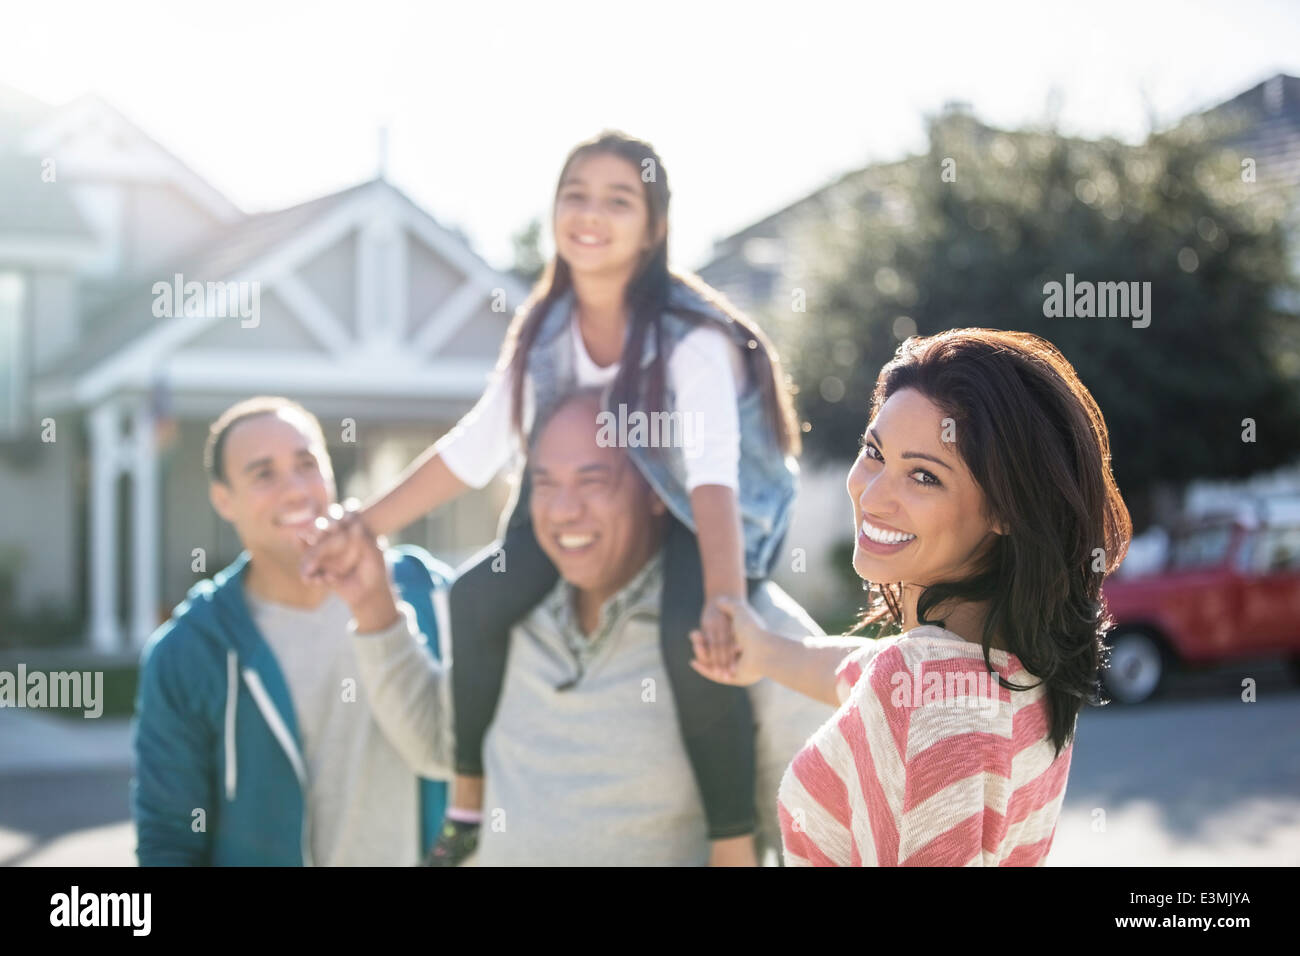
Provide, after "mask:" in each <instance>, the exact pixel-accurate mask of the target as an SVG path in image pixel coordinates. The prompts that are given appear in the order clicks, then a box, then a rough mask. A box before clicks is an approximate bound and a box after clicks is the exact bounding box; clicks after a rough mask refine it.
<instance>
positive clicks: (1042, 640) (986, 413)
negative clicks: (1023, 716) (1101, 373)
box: [859, 329, 1133, 755]
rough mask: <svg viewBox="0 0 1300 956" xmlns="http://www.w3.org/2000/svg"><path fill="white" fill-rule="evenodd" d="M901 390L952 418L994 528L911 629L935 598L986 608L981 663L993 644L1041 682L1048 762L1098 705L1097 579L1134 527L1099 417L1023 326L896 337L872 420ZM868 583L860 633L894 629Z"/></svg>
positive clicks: (1100, 622) (1100, 606) (892, 610)
mask: <svg viewBox="0 0 1300 956" xmlns="http://www.w3.org/2000/svg"><path fill="white" fill-rule="evenodd" d="M905 388H911V389H915V390H916V391H918V392H920V393H921V394H922V395H924V396H925V397H926V398H928V399H929V400H930V401H931V402H933V403H934V404H935V405H937V406H938V407H939V408H940V409H941V410H942V411H943V413H944V415H946V416H948V417H950V418H952V419H953V422H954V426H955V431H956V439H957V440H956V445H957V451H958V453H959V454H960V455H961V458H962V461H964V462H965V463H966V467H967V468H969V469H970V473H971V475H972V476H973V477H974V478H975V482H976V483H977V484H978V485H979V487H980V490H981V491H982V492H983V494H984V501H985V508H986V514H987V517H988V518H989V520H990V521H993V522H998V523H1000V524H1001V525H1002V527H1003V530H1004V531H1005V532H1006V533H1005V534H1000V535H996V536H994V538H993V544H992V545H991V546H990V547H988V548H987V549H986V550H985V551H984V553H982V554H981V555H980V556H979V558H978V559H977V561H978V564H977V569H976V570H975V572H974V573H973V575H972V576H970V577H968V578H966V579H965V580H961V581H944V582H941V583H938V584H932V585H930V586H928V587H926V588H925V589H924V590H923V591H922V592H921V595H920V597H919V598H918V601H917V617H918V624H933V623H937V624H940V625H941V626H942V620H931V619H930V618H929V615H930V613H931V612H932V611H935V610H936V609H938V608H940V607H941V606H942V605H945V604H946V605H947V606H949V607H951V606H952V603H961V602H966V601H971V602H988V608H989V610H988V616H987V618H986V619H985V624H984V633H983V635H982V640H981V644H982V646H983V648H984V662H985V664H986V665H987V666H988V667H989V670H990V671H993V667H992V664H991V663H990V661H989V648H990V646H991V642H992V640H993V638H994V637H995V636H998V637H1000V638H1001V639H1002V642H1003V644H1004V646H1005V647H1006V648H1007V650H1009V651H1010V652H1011V653H1013V654H1015V655H1016V656H1017V657H1018V658H1019V659H1020V661H1021V663H1022V664H1024V666H1025V669H1026V670H1027V671H1029V673H1031V674H1033V675H1034V676H1035V677H1037V678H1039V679H1040V680H1041V681H1042V682H1043V683H1044V684H1046V685H1047V702H1048V707H1049V708H1050V718H1049V719H1050V729H1051V739H1052V743H1053V744H1054V745H1055V748H1056V753H1057V754H1058V755H1059V754H1060V752H1061V751H1062V750H1063V749H1064V747H1065V746H1066V744H1067V743H1069V741H1070V739H1071V738H1072V736H1073V734H1074V727H1075V721H1076V718H1077V717H1078V714H1079V710H1080V709H1081V707H1082V706H1083V702H1084V701H1085V700H1087V701H1088V702H1090V703H1096V702H1097V697H1098V694H1097V690H1098V683H1097V678H1098V673H1099V669H1100V667H1101V666H1102V662H1103V659H1104V646H1103V643H1102V640H1103V637H1104V635H1105V633H1106V631H1107V630H1108V629H1109V628H1110V625H1111V621H1110V620H1109V617H1108V615H1107V613H1106V608H1105V603H1104V601H1103V599H1102V595H1101V585H1102V581H1103V580H1104V579H1105V576H1106V575H1107V574H1108V573H1110V572H1112V571H1114V570H1115V568H1117V567H1118V566H1119V563H1120V562H1121V561H1122V560H1123V559H1124V555H1125V553H1126V552H1127V551H1128V545H1129V539H1130V538H1131V537H1132V533H1133V527H1132V524H1131V522H1130V520H1129V514H1128V509H1127V508H1126V507H1125V505H1124V500H1123V499H1122V498H1121V497H1120V493H1119V489H1118V488H1117V487H1116V485H1115V479H1114V478H1113V476H1112V475H1111V467H1110V439H1109V437H1108V436H1107V432H1106V423H1105V421H1104V420H1103V419H1102V416H1101V410H1100V409H1099V408H1098V407H1097V403H1096V402H1095V401H1094V400H1093V398H1092V395H1091V394H1089V392H1088V390H1087V389H1086V388H1085V387H1084V386H1083V383H1082V382H1080V381H1079V377H1078V375H1076V374H1075V371H1074V368H1073V367H1072V366H1071V365H1070V363H1069V362H1068V361H1067V360H1066V359H1065V357H1064V356H1063V355H1062V354H1061V353H1060V352H1059V351H1057V349H1056V347H1055V346H1053V345H1052V344H1051V343H1050V342H1048V341H1046V340H1045V339H1041V338H1039V337H1038V336H1036V335H1030V334H1028V333H1025V332H1001V331H994V330H992V329H953V330H951V331H948V332H943V333H941V334H939V335H932V336H928V337H924V338H922V337H913V338H910V339H908V340H907V341H905V342H904V343H903V344H902V345H900V346H899V347H898V351H897V352H896V353H895V355H894V358H893V359H892V360H891V361H890V362H889V363H888V364H887V365H885V367H884V368H882V369H881V370H880V375H879V377H878V378H877V379H876V388H875V391H874V393H873V394H872V402H871V415H872V417H873V418H874V417H875V415H876V413H878V412H879V411H880V408H881V406H882V405H884V404H885V402H886V400H888V398H889V397H890V396H891V395H893V394H894V393H895V392H897V391H899V390H900V389H905ZM875 586H876V588H877V589H878V591H879V593H878V595H877V597H876V598H875V600H874V601H873V604H872V606H871V607H870V608H868V610H867V613H866V615H865V616H864V618H863V619H862V621H861V622H860V625H859V626H861V625H865V624H868V623H874V622H882V621H883V620H884V618H885V617H886V616H889V617H892V619H893V621H894V622H895V623H897V624H902V613H901V608H902V593H901V585H896V584H893V583H879V582H875ZM999 680H1000V681H1002V680H1003V679H1002V678H999ZM1003 686H1006V687H1009V688H1010V689H1012V690H1028V689H1030V688H1029V687H1022V686H1018V685H1015V684H1011V683H1004V685H1003ZM1033 686H1037V685H1033Z"/></svg>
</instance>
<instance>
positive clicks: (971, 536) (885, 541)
mask: <svg viewBox="0 0 1300 956" xmlns="http://www.w3.org/2000/svg"><path fill="white" fill-rule="evenodd" d="M946 417H947V416H946V415H945V413H944V412H943V410H942V409H940V408H939V407H938V406H937V405H935V404H934V403H933V402H931V401H930V400H929V399H928V398H926V397H925V396H924V395H923V394H921V393H920V392H918V391H917V390H916V389H912V388H904V389H899V390H898V391H897V392H895V393H894V394H893V395H891V396H890V397H889V399H888V400H887V401H886V402H885V403H884V404H883V405H882V406H881V408H880V411H879V412H878V413H877V414H876V417H875V418H874V419H872V421H871V423H870V424H869V425H868V426H867V430H866V432H865V433H864V434H863V436H862V451H861V453H860V454H859V455H858V459H857V461H855V462H854V463H853V467H852V469H851V470H850V471H849V477H848V490H849V499H850V500H851V501H852V502H853V526H854V528H855V539H854V548H853V568H854V570H855V571H857V573H858V575H859V576H860V577H861V578H863V580H866V581H871V582H873V583H876V584H898V583H901V584H907V585H914V586H923V587H924V586H928V585H931V584H937V583H939V582H941V581H953V580H960V579H961V578H963V577H966V576H968V575H969V573H970V572H971V570H972V567H973V564H974V559H975V558H976V557H977V555H978V554H979V553H980V551H981V550H982V548H983V547H984V546H985V545H986V544H987V543H988V538H989V536H990V535H992V534H994V533H998V530H1000V529H995V527H994V526H993V525H992V524H991V522H990V521H989V519H988V518H987V517H986V516H985V514H984V494H983V492H982V491H981V490H980V488H979V485H978V484H976V482H975V479H974V478H973V477H972V476H971V473H970V471H969V470H968V469H967V467H966V464H965V462H963V461H962V459H961V456H960V455H959V454H958V452H957V444H956V441H955V434H954V431H953V429H954V428H955V427H956V426H955V425H953V424H952V423H951V422H950V421H949V422H948V423H945V418H946ZM945 424H949V425H951V427H950V428H948V430H947V431H946V432H945ZM945 438H948V439H949V440H947V441H945V440H944V439H945Z"/></svg>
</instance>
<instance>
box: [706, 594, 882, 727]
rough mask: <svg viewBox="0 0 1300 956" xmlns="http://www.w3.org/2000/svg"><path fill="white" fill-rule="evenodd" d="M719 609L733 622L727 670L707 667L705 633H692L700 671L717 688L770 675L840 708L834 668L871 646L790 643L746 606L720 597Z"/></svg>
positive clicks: (843, 640)
mask: <svg viewBox="0 0 1300 956" xmlns="http://www.w3.org/2000/svg"><path fill="white" fill-rule="evenodd" d="M718 606H719V607H720V608H721V609H722V611H723V612H724V613H726V614H727V615H728V616H729V617H730V618H731V625H732V633H733V634H734V635H735V639H736V645H737V648H738V654H737V656H736V657H735V659H734V660H733V662H732V664H731V667H730V668H722V667H718V666H716V665H713V664H710V663H708V656H707V650H706V648H705V646H704V639H703V635H701V634H700V632H699V631H695V632H693V633H692V634H691V641H692V643H693V644H694V645H695V660H693V661H692V662H691V666H692V667H694V668H695V669H696V670H697V671H698V672H699V673H701V674H703V675H704V676H705V677H707V678H709V679H710V680H715V681H717V682H718V683H720V684H733V685H738V686H744V685H748V684H754V683H757V682H758V681H759V680H761V679H762V678H764V677H770V678H772V680H774V681H776V682H777V683H778V684H784V685H785V686H786V687H789V688H791V689H792V690H797V691H798V692H799V693H801V694H804V695H805V696H808V697H811V698H813V699H814V700H818V701H821V702H822V703H824V704H829V705H830V706H832V707H839V705H840V699H839V694H838V692H837V691H836V670H837V668H838V667H839V665H840V664H841V663H842V662H843V660H844V658H846V657H848V656H849V655H850V654H852V653H853V652H854V651H857V650H861V649H862V648H863V647H864V646H866V645H868V644H870V641H869V640H868V639H866V638H854V637H814V636H812V635H809V636H808V637H805V638H803V639H802V640H793V639H791V638H787V637H782V636H781V635H779V634H774V633H772V632H771V631H769V630H768V629H767V628H766V627H764V626H763V622H762V621H761V620H760V619H759V617H758V615H757V614H755V613H754V611H753V609H752V608H750V607H749V605H748V604H745V603H743V602H739V601H732V600H726V599H719V601H718Z"/></svg>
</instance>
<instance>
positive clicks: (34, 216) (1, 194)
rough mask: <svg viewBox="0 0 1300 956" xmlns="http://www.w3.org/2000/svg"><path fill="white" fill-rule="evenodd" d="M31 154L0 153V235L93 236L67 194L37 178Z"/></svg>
mask: <svg viewBox="0 0 1300 956" xmlns="http://www.w3.org/2000/svg"><path fill="white" fill-rule="evenodd" d="M43 171H44V170H43V167H42V161H41V160H40V159H39V158H38V157H35V156H21V155H15V154H9V155H5V154H0V236H7V237H11V238H13V237H25V238H32V237H37V236H39V237H42V238H47V237H56V236H59V237H69V238H76V239H90V240H94V239H96V238H97V237H96V235H95V231H94V230H93V229H91V228H90V226H89V225H87V223H86V220H85V219H83V218H82V216H81V213H80V212H79V211H78V210H77V204H76V203H75V202H73V201H72V198H71V197H70V196H69V195H68V193H67V192H66V191H65V190H63V189H59V188H58V186H57V185H55V184H53V183H47V182H45V181H44V180H43V179H42V178H41V174H42V172H43Z"/></svg>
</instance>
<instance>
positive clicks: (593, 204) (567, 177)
mask: <svg viewBox="0 0 1300 956" xmlns="http://www.w3.org/2000/svg"><path fill="white" fill-rule="evenodd" d="M649 223H650V212H649V209H648V208H647V206H646V198H645V185H644V184H643V183H642V182H641V172H640V170H638V169H637V168H636V166H634V165H633V164H632V163H630V162H628V161H627V160H626V159H623V158H621V157H619V156H613V155H611V154H609V153H590V154H588V155H585V156H580V157H578V158H577V159H575V160H574V161H573V163H572V164H570V166H569V168H568V170H566V171H565V173H564V178H563V179H562V180H561V181H560V188H559V192H558V193H557V194H556V197H555V216H554V229H555V249H556V252H557V253H559V255H560V257H561V258H562V259H564V261H565V262H567V263H568V264H569V268H570V269H572V270H573V271H574V272H575V273H588V274H593V273H611V272H612V273H624V272H626V273H631V272H634V271H635V270H636V267H637V265H638V263H639V262H640V259H641V257H642V256H643V255H644V254H645V252H646V250H648V249H649V248H650V247H651V245H652V237H651V235H650V228H649Z"/></svg>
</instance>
